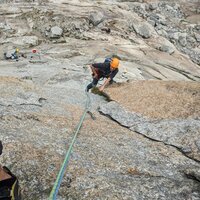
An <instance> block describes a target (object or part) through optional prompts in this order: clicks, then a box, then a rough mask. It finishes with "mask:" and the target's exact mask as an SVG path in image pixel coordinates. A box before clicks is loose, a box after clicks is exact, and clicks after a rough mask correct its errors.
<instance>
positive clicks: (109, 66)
mask: <svg viewBox="0 0 200 200" xmlns="http://www.w3.org/2000/svg"><path fill="white" fill-rule="evenodd" d="M118 67H119V59H118V58H110V60H109V61H107V62H106V61H105V62H104V63H94V64H92V65H91V66H90V68H91V70H92V76H93V81H92V82H91V83H90V84H89V85H88V86H87V88H86V91H87V92H88V91H89V90H90V89H92V88H93V87H96V85H97V83H98V81H99V80H100V79H101V78H106V80H105V81H104V83H103V85H102V86H100V87H99V90H100V91H103V90H104V88H105V86H107V85H108V84H109V83H111V82H113V78H114V77H115V76H116V74H117V73H118V71H119V70H118Z"/></svg>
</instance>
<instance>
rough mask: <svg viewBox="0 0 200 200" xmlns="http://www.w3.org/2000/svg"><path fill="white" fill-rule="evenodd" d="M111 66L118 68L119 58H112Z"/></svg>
mask: <svg viewBox="0 0 200 200" xmlns="http://www.w3.org/2000/svg"><path fill="white" fill-rule="evenodd" d="M110 66H111V67H112V68H118V66H119V59H118V58H112V60H111V62H110Z"/></svg>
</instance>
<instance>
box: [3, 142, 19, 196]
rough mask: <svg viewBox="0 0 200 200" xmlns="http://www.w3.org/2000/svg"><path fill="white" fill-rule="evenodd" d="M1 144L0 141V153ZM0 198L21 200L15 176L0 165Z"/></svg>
mask: <svg viewBox="0 0 200 200" xmlns="http://www.w3.org/2000/svg"><path fill="white" fill-rule="evenodd" d="M2 150H3V145H2V142H1V141H0V155H1V154H2ZM0 200H21V196H20V192H19V184H18V180H17V177H16V176H15V175H14V174H12V173H11V171H10V170H9V169H8V168H7V167H3V166H1V165H0Z"/></svg>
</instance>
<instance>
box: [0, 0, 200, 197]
mask: <svg viewBox="0 0 200 200" xmlns="http://www.w3.org/2000/svg"><path fill="white" fill-rule="evenodd" d="M182 3H183V4H182ZM196 5H197V4H196V3H195V2H193V3H192V1H191V2H190V3H188V2H187V1H184V2H180V1H179V2H173V1H167V2H163V1H155V2H154V1H144V2H143V1H137V2H136V1H113V0H112V1H110V0H108V1H98V2H97V1H90V0H89V1H85V0H73V1H67V0H48V1H47V0H45V1H44V0H35V1H29V0H26V1H25V0H16V1H15V2H13V1H9V0H4V1H1V2H0V21H1V22H0V43H1V45H0V132H1V134H0V140H2V142H3V145H4V152H3V155H2V156H1V158H0V163H1V164H2V165H6V166H8V167H9V168H10V169H11V171H12V172H13V173H14V174H16V175H17V176H18V178H19V181H20V186H21V190H22V196H23V198H24V199H27V200H29V199H30V200H32V199H38V200H44V199H48V197H49V194H50V191H51V189H52V186H53V183H54V182H55V179H56V175H57V174H58V171H59V169H60V166H61V164H62V161H63V159H64V157H65V154H66V151H67V149H68V147H69V145H70V142H71V139H72V136H73V132H74V129H75V128H76V127H77V123H78V122H79V120H80V117H81V115H82V113H83V111H84V109H85V103H86V101H87V95H86V94H85V88H86V86H87V84H89V83H90V82H91V81H92V77H91V72H90V69H89V65H90V64H91V63H93V62H103V61H104V59H105V57H109V56H112V55H117V56H119V57H120V58H121V61H120V68H119V73H118V74H117V76H116V77H115V81H116V82H117V83H113V86H114V87H117V88H119V90H121V91H119V92H118V93H117V96H118V97H119V96H120V93H122V91H124V88H123V85H125V86H127V87H131V86H130V85H128V82H131V81H135V82H136V83H138V84H139V85H140V89H138V90H137V91H136V93H137V94H140V93H141V91H142V89H143V88H142V84H143V83H142V82H140V81H141V80H143V81H144V82H147V84H149V85H150V80H152V79H153V80H160V82H158V83H156V84H155V85H154V86H155V88H156V90H157V91H158V93H155V95H154V97H153V99H159V90H161V88H160V86H161V85H162V83H164V82H168V81H169V80H174V81H185V82H186V81H188V82H187V83H188V87H186V86H184V88H185V90H187V92H188V97H187V98H190V100H191V101H188V103H187V105H186V107H185V108H190V110H191V111H192V106H193V105H194V104H193V103H192V102H195V103H196V102H198V101H197V99H198V95H199V93H198V90H193V86H191V87H190V84H189V83H190V82H196V83H198V82H199V81H200V76H199V74H200V68H199V60H198V59H199V58H198V56H199V54H198V52H199V46H198V44H199V43H198V42H199V41H198V34H199V30H200V28H199V24H198V23H199V21H198V20H196V15H199V11H198V9H197V6H196ZM186 8H187V9H186ZM16 48H18V49H19V59H18V61H15V60H5V59H4V56H3V55H4V53H8V52H9V51H10V50H13V49H16ZM102 83H103V81H102V80H101V81H100V82H99V85H101V84H102ZM99 85H98V86H99ZM177 85H178V83H177ZM154 86H153V87H154ZM109 87H110V89H111V90H114V88H112V86H109ZM174 87H175V86H173V87H171V88H167V89H168V90H173V89H174ZM155 88H154V89H155ZM152 89H153V88H151V89H150V90H152ZM168 90H167V91H168ZM105 92H107V89H106V90H105ZM149 93H150V92H149V91H147V90H145V95H147V97H148V94H149ZM130 96H131V95H130ZM130 96H129V95H128V94H126V93H125V94H124V96H123V97H124V98H126V99H127V101H129V102H130V103H129V105H132V101H133V99H131V98H130ZM89 97H90V100H91V105H90V108H89V110H90V112H89V113H88V114H87V115H86V118H85V120H84V123H83V125H82V128H81V131H80V133H79V135H78V138H77V141H76V143H75V146H74V149H73V153H72V155H71V159H70V162H69V166H68V168H67V171H66V173H65V176H64V179H63V181H62V184H61V188H60V191H59V196H58V199H87V200H88V199H91V200H93V199H102V200H105V199H119V200H121V199H127V200H128V199H136V200H138V199H144V200H146V199H149V200H155V199H163V200H164V199H165V200H171V199H175V200H179V199H180V200H188V199H195V200H196V199H200V192H199V191H200V190H199V187H200V186H199V180H200V178H199V177H200V172H199V167H200V166H199V160H200V157H199V152H200V140H199V133H200V125H199V124H200V123H199V119H200V118H199V116H198V113H199V112H197V110H198V109H199V106H198V105H199V104H198V103H196V104H195V108H193V110H195V109H196V111H194V112H193V115H191V116H189V117H188V118H180V117H174V118H171V119H167V118H166V119H165V118H163V119H153V118H150V117H147V116H145V115H144V114H143V113H142V112H141V113H139V112H134V108H135V107H134V106H132V107H131V109H125V108H124V107H123V103H120V104H118V103H116V102H114V101H111V102H109V103H108V102H107V100H108V98H107V99H106V98H105V97H103V96H100V95H96V94H93V93H89ZM170 97H171V99H173V100H174V99H176V98H177V96H176V95H174V96H173V95H171V96H170ZM181 97H182V96H181ZM115 98H116V96H114V95H111V96H110V99H113V100H115ZM166 98H169V97H168V96H166ZM153 99H152V101H153ZM139 101H140V100H139ZM171 102H174V101H171ZM148 105H149V104H148ZM148 105H147V106H148ZM181 105H182V104H181ZM166 106H169V103H168V104H166ZM159 108H160V107H159ZM141 109H142V108H140V109H139V110H141ZM99 110H100V112H101V113H99ZM155 111H156V112H158V109H157V107H156V106H155ZM172 113H173V112H172ZM184 113H186V114H187V112H184ZM102 114H104V115H106V116H104V115H102ZM107 116H109V118H108V117H107ZM176 116H178V115H176ZM113 120H114V121H113ZM116 122H117V123H116Z"/></svg>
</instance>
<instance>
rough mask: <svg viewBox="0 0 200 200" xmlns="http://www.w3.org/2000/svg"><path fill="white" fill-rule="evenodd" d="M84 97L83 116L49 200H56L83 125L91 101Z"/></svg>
mask: <svg viewBox="0 0 200 200" xmlns="http://www.w3.org/2000/svg"><path fill="white" fill-rule="evenodd" d="M86 95H87V100H86V104H85V110H84V112H83V114H82V116H81V118H80V121H79V123H78V125H77V128H76V130H75V132H74V137H73V139H72V142H71V144H70V146H69V149H68V151H67V153H66V156H65V159H64V161H63V164H62V166H61V168H60V171H59V174H58V176H57V179H56V181H55V183H54V186H53V189H52V190H51V193H50V196H49V200H56V196H57V194H58V191H59V188H60V184H61V182H62V179H63V176H64V172H65V170H66V168H67V164H68V162H69V158H70V155H71V152H72V149H73V146H74V143H75V142H76V138H77V135H78V133H79V130H80V128H81V126H82V124H83V120H84V119H85V116H86V114H87V111H88V110H89V106H90V102H91V100H90V97H89V93H88V92H86Z"/></svg>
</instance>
